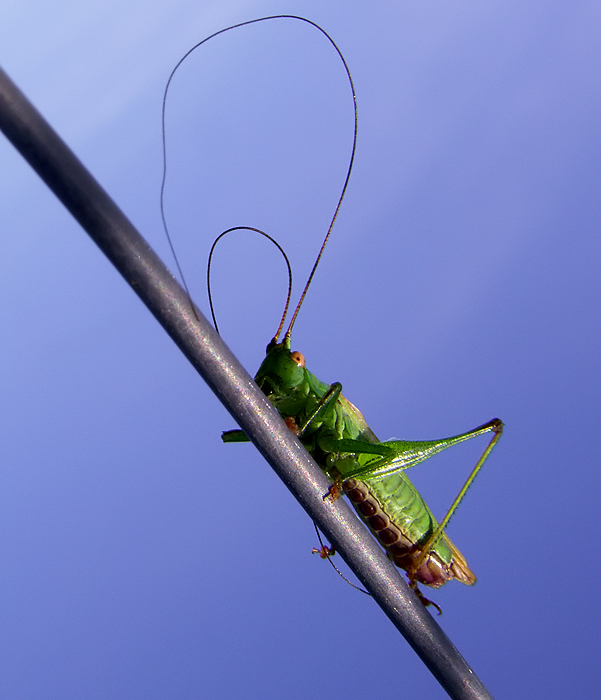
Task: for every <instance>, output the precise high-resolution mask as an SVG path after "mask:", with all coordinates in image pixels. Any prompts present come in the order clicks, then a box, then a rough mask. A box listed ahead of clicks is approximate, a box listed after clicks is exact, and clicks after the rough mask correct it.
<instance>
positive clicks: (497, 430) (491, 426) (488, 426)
mask: <svg viewBox="0 0 601 700" xmlns="http://www.w3.org/2000/svg"><path fill="white" fill-rule="evenodd" d="M489 431H492V432H493V433H494V435H493V437H492V438H491V441H490V442H489V443H488V445H487V447H486V449H485V450H484V452H483V453H482V456H481V457H480V459H479V460H478V461H477V462H476V466H475V467H474V468H473V469H472V471H471V473H470V475H469V476H468V478H467V480H466V482H465V484H464V485H463V486H462V487H461V490H460V491H459V493H458V494H457V497H456V498H455V500H454V501H453V503H451V506H450V508H449V510H448V511H447V514H446V515H445V516H444V518H443V519H442V520H441V521H440V523H439V524H438V527H437V528H436V529H435V530H434V531H433V532H432V534H431V535H430V537H428V539H427V540H426V541H425V543H424V544H423V549H422V553H421V554H420V556H419V557H418V558H417V559H416V560H415V563H414V564H413V566H412V567H411V570H410V571H409V572H408V573H407V575H408V577H409V581H410V582H411V587H412V588H413V589H414V590H415V591H416V592H417V583H416V581H415V575H416V573H417V571H418V570H419V568H420V566H421V565H422V564H423V563H424V562H425V561H426V559H427V558H428V557H429V556H430V552H431V551H432V549H433V547H435V546H436V543H437V542H438V540H439V538H440V536H441V535H442V533H443V531H444V529H445V528H446V526H447V525H448V524H449V520H450V519H451V517H452V516H453V514H454V513H455V511H456V510H457V507H458V506H459V504H460V503H461V501H462V500H463V497H464V496H465V494H466V493H467V490H468V488H469V487H470V486H471V484H472V482H473V481H474V479H475V478H476V475H477V474H478V472H479V471H480V469H481V468H482V465H483V464H484V462H485V461H486V459H487V457H488V456H489V455H490V453H491V452H492V449H493V447H494V446H495V445H496V444H497V442H498V441H499V439H500V438H501V435H502V434H503V423H502V422H501V421H500V420H499V419H498V418H493V420H491V421H490V422H489V423H485V424H484V425H481V426H480V427H479V428H475V429H474V430H473V431H471V433H473V434H474V436H475V435H476V434H481V433H482V432H489ZM466 435H470V433H466ZM418 595H419V596H420V599H421V598H422V597H423V596H422V595H421V593H418ZM435 607H437V606H435Z"/></svg>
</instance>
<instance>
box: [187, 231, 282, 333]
mask: <svg viewBox="0 0 601 700" xmlns="http://www.w3.org/2000/svg"><path fill="white" fill-rule="evenodd" d="M232 231H254V232H255V233H260V234H261V235H262V236H265V238H267V239H269V240H270V241H271V242H272V243H273V245H274V246H275V247H276V248H277V249H278V250H279V251H280V253H281V254H282V255H283V256H284V260H285V261H286V266H287V267H288V294H287V296H286V304H285V306H284V313H283V314H282V319H281V320H280V325H279V328H278V332H277V334H276V337H277V336H278V335H279V334H280V333H281V331H282V328H283V327H284V321H285V320H286V316H287V314H288V307H289V306H290V297H291V296H292V268H291V267H290V260H289V259H288V256H287V255H286V253H285V251H284V249H283V248H282V246H281V245H280V244H279V243H278V242H277V241H276V240H275V238H272V236H270V235H269V234H268V233H265V231H261V230H260V229H258V228H253V227H252V226H234V228H228V230H227V231H224V232H223V233H220V234H219V235H218V236H217V238H216V239H215V240H214V241H213V245H212V246H211V252H210V253H209V261H208V262H207V294H208V296H209V308H210V309H211V318H212V319H213V325H214V326H215V330H216V331H217V333H219V328H217V318H216V317H215V310H214V308H213V295H212V293H211V261H212V260H213V253H214V251H215V246H216V245H217V243H219V241H220V240H221V239H222V238H223V237H224V236H225V235H226V234H228V233H231V232H232ZM178 267H179V266H178ZM180 273H181V270H180Z"/></svg>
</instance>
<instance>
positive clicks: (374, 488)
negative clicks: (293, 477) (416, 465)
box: [342, 473, 476, 588]
mask: <svg viewBox="0 0 601 700" xmlns="http://www.w3.org/2000/svg"><path fill="white" fill-rule="evenodd" d="M342 488H343V490H344V492H345V493H346V495H347V496H348V497H349V499H350V501H351V503H352V504H353V506H354V507H355V509H356V510H357V512H358V513H359V515H361V517H362V518H363V519H364V520H365V522H366V524H367V525H368V526H369V528H370V529H371V531H372V532H373V533H374V535H375V536H376V537H377V538H378V541H379V542H380V544H382V546H383V547H384V548H385V549H386V551H387V552H388V556H389V557H390V558H391V559H392V561H393V562H394V563H395V564H396V565H397V566H399V567H400V568H401V569H404V570H405V571H408V572H409V573H410V578H413V579H414V580H415V581H418V582H420V583H423V584H425V585H426V586H432V587H433V588H439V587H440V586H442V585H443V584H445V583H446V582H447V581H450V580H451V579H453V578H455V579H457V580H458V581H461V582H462V583H465V584H467V585H472V584H473V583H475V582H476V577H475V576H474V574H473V573H472V571H471V570H470V568H469V567H468V565H467V562H466V561H465V559H464V558H463V556H462V554H461V553H460V552H459V550H458V549H457V548H456V547H455V546H454V545H453V543H452V542H451V540H450V539H449V538H448V537H447V535H446V534H445V533H443V534H442V535H441V537H440V538H439V539H438V541H437V542H436V544H435V545H434V547H433V548H432V549H431V550H430V552H429V555H428V556H427V557H426V558H425V559H424V560H423V562H422V563H421V564H420V566H419V568H418V569H417V570H414V569H415V564H416V563H417V560H418V559H419V557H420V555H421V554H422V553H423V548H422V545H423V544H424V543H425V542H426V540H427V539H428V537H429V536H430V535H431V534H432V532H433V531H434V529H435V528H436V526H437V524H438V523H437V522H436V520H435V519H434V516H433V515H432V513H431V512H430V510H429V508H428V507H427V506H426V504H425V503H424V500H423V498H422V497H421V496H420V495H419V493H418V492H417V490H416V488H415V487H414V486H413V484H412V483H411V482H410V481H409V479H408V478H407V477H406V476H405V475H404V474H402V473H398V474H391V475H389V476H386V477H383V478H381V479H372V480H369V481H368V482H366V481H359V480H358V479H352V478H351V479H346V480H345V481H343V482H342Z"/></svg>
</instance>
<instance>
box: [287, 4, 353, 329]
mask: <svg viewBox="0 0 601 700" xmlns="http://www.w3.org/2000/svg"><path fill="white" fill-rule="evenodd" d="M298 19H303V18H302V17H299V18H298ZM304 21H305V22H309V24H312V25H313V26H314V27H316V28H317V29H319V31H320V32H321V33H322V34H323V35H324V36H325V37H326V38H327V39H328V41H329V42H330V44H332V46H333V47H334V48H335V49H336V53H337V54H338V56H339V57H340V60H341V61H342V65H343V66H344V70H345V71H346V75H347V77H348V81H349V85H350V87H351V93H352V95H353V110H354V118H355V124H354V129H353V147H352V149H351V157H350V160H349V165H348V170H347V172H346V178H345V179H344V185H343V186H342V190H341V192H340V197H339V198H338V203H337V204H336V209H335V211H334V216H333V217H332V221H331V222H330V225H329V227H328V232H327V233H326V236H325V238H324V239H323V243H322V244H321V248H320V249H319V253H318V254H317V258H316V259H315V264H314V265H313V268H312V270H311V273H310V274H309V277H308V279H307V283H306V284H305V288H304V289H303V293H302V294H301V296H300V299H299V300H298V304H297V305H296V308H295V309H294V313H293V314H292V318H291V320H290V324H289V326H288V330H287V331H286V336H287V337H290V334H291V332H292V326H294V323H295V322H296V317H297V316H298V312H299V311H300V309H301V306H302V305H303V301H304V300H305V296H306V295H307V292H308V291H309V287H310V286H311V282H312V281H313V275H315V271H316V270H317V266H318V265H319V262H320V260H321V256H322V255H323V251H324V249H325V247H326V245H327V242H328V239H329V238H330V234H331V233H332V229H333V228H334V224H335V223H336V219H337V218H338V212H339V211H340V207H341V206H342V200H343V199H344V195H345V194H346V188H347V187H348V183H349V180H350V179H351V172H352V170H353V163H354V161H355V152H356V150H357V96H356V95H355V85H354V84H353V78H352V76H351V71H350V70H349V67H348V65H347V62H346V60H345V58H344V56H343V55H342V52H341V51H340V49H339V48H338V46H337V45H336V42H335V41H334V40H333V39H332V37H331V36H330V35H329V34H328V33H327V32H326V31H325V30H324V29H322V28H321V27H320V26H319V25H318V24H315V22H311V21H310V20H308V19H305V20H304ZM275 337H276V338H277V335H276V336H275Z"/></svg>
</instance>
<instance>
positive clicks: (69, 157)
mask: <svg viewBox="0 0 601 700" xmlns="http://www.w3.org/2000/svg"><path fill="white" fill-rule="evenodd" d="M0 128H1V129H2V131H3V132H4V133H5V134H6V136H7V137H8V139H9V140H10V141H11V142H12V143H13V145H14V146H15V147H16V148H17V149H18V150H19V152H20V153H21V154H22V155H23V157H24V158H25V159H26V160H27V161H28V162H29V164H30V165H31V167H32V168H33V169H34V170H35V171H36V172H37V173H38V175H39V176H40V177H41V178H42V179H43V180H44V182H45V183H46V184H47V185H48V187H50V189H51V190H52V191H53V192H54V194H55V195H56V196H57V197H58V198H59V199H60V201H61V202H62V203H63V204H64V205H65V207H67V209H68V210H69V211H70V212H71V214H73V216H74V217H75V218H76V219H77V221H78V222H79V223H80V224H81V226H82V227H83V228H84V229H85V231H87V233H88V234H89V235H90V236H91V237H92V239H93V240H94V241H95V242H96V244H97V245H98V246H99V247H100V249H101V250H102V251H103V253H104V254H105V255H106V256H107V257H108V259H109V260H110V261H111V262H112V263H113V265H114V266H115V267H116V268H117V270H118V271H119V272H120V273H121V275H122V276H123V277H124V279H125V280H126V282H127V283H128V284H129V285H130V286H131V287H132V288H133V290H134V291H135V292H136V294H137V295H138V296H139V297H140V299H141V300H142V301H143V302H144V303H145V304H146V306H147V307H148V308H149V309H150V311H151V312H152V313H153V314H154V316H155V318H156V319H157V320H158V321H159V323H160V324H161V325H162V326H163V328H164V329H165V330H166V331H167V333H169V335H170V336H171V338H173V340H174V341H175V343H176V344H177V345H178V347H179V348H180V349H181V351H182V352H183V353H184V355H185V356H186V357H187V358H188V359H189V360H190V362H191V363H192V364H193V365H194V367H195V368H196V369H197V371H198V372H199V374H200V375H201V376H202V377H203V379H204V380H205V381H206V382H207V384H208V385H209V386H210V388H211V389H212V390H213V392H214V393H215V394H216V396H217V398H218V399H219V400H220V401H221V402H222V403H223V405H224V406H225V407H226V408H227V410H228V411H229V412H230V413H231V415H232V416H233V418H234V419H235V420H236V422H237V423H238V425H239V426H240V427H241V428H242V429H243V430H244V432H245V433H246V434H247V435H248V436H249V437H250V439H251V440H252V442H253V443H254V444H255V445H256V446H257V448H258V449H259V451H260V452H261V454H262V455H263V456H264V457H265V459H266V460H267V461H268V462H269V464H270V465H271V466H272V467H273V469H274V470H275V471H276V473H277V474H278V476H279V477H280V478H281V479H282V481H283V482H284V483H285V484H286V486H287V487H288V488H289V489H290V491H291V492H292V494H293V495H294V497H295V498H296V499H297V500H298V501H299V503H300V504H301V505H302V507H303V508H304V509H305V510H306V511H307V513H308V514H309V517H310V518H311V519H312V520H313V521H314V522H315V523H316V524H317V525H318V527H319V529H320V530H322V532H324V533H325V535H326V537H327V538H328V539H329V540H330V542H331V543H332V544H333V545H334V546H335V548H336V550H337V551H338V552H339V553H340V555H341V556H342V557H343V559H344V560H345V561H346V562H347V564H348V565H349V566H350V568H351V569H352V570H353V572H354V573H355V574H356V576H357V577H358V578H359V580H360V581H361V582H362V584H363V585H364V586H365V588H366V589H367V590H368V591H369V592H370V593H371V594H372V596H373V597H374V600H375V601H376V602H377V603H378V604H379V605H380V607H381V608H382V609H383V610H384V612H385V613H386V615H388V617H389V618H390V619H391V620H392V622H393V624H394V625H395V626H396V627H397V628H398V629H399V631H400V632H401V634H402V635H403V636H404V637H405V639H406V640H407V641H408V642H409V644H410V645H411V646H412V647H413V649H414V650H415V652H416V653H417V654H418V656H419V657H420V658H421V659H422V661H423V662H424V663H425V664H426V666H427V667H428V668H429V669H430V671H431V672H432V673H433V674H434V676H435V677H436V678H437V680H438V681H439V682H440V684H441V685H442V687H443V688H444V689H445V690H446V691H447V693H448V694H449V695H450V697H452V698H457V699H458V700H459V699H461V700H467V699H472V700H473V699H476V698H477V699H480V700H484V699H486V698H491V697H492V696H491V695H490V694H489V692H488V691H487V689H486V688H485V687H484V685H483V684H482V682H481V681H480V680H479V678H478V677H477V676H476V675H475V674H474V673H473V671H472V670H471V669H470V667H469V666H468V665H467V663H466V661H465V660H464V659H463V657H462V656H461V655H460V654H459V652H458V651H457V649H456V648H455V647H454V646H453V644H452V643H451V641H450V640H449V639H448V637H447V636H446V635H445V633H444V632H443V631H442V630H441V629H440V627H439V626H438V624H437V623H436V622H435V621H434V619H433V618H432V617H431V615H430V614H429V613H428V612H427V611H426V609H425V608H424V607H423V605H422V604H421V603H420V602H419V601H418V599H417V598H416V596H415V595H414V594H413V592H412V591H411V590H410V589H409V587H408V585H407V584H406V583H405V581H404V579H403V578H402V577H401V575H400V574H399V571H398V569H397V568H396V567H395V566H394V565H393V564H392V563H391V562H390V561H389V560H388V558H387V557H386V556H385V554H384V552H383V551H382V549H381V548H380V547H379V545H378V544H377V543H376V541H375V540H374V539H373V537H372V536H371V535H370V534H369V532H368V531H367V529H366V528H365V527H364V526H363V524H362V523H361V522H360V521H359V519H358V518H357V516H356V515H355V514H354V513H353V511H352V510H351V509H350V507H349V506H348V505H347V504H346V503H345V502H344V501H343V500H342V499H338V500H337V501H336V502H335V503H332V502H330V501H329V500H327V501H324V499H323V495H324V494H325V493H326V492H327V490H328V487H329V483H328V481H327V479H326V477H325V475H324V473H323V472H322V470H321V469H320V468H319V467H318V466H317V465H316V464H315V462H314V461H313V460H312V459H311V457H310V456H309V454H308V453H307V452H306V450H305V449H304V448H303V447H302V445H301V444H300V443H299V442H298V440H297V439H296V437H295V436H294V435H293V434H292V432H291V431H290V430H289V429H288V428H287V427H286V426H285V424H284V422H283V421H282V419H281V418H280V416H279V414H278V413H277V412H276V411H275V410H274V409H273V407H272V406H271V404H270V403H269V402H268V401H267V400H266V398H265V396H264V395H263V394H262V393H261V391H260V390H259V389H258V387H257V386H256V385H255V383H254V382H253V380H252V379H251V377H250V376H249V375H248V374H247V373H246V371H245V370H244V368H243V367H242V366H241V365H240V364H239V362H238V361H237V360H236V358H235V357H234V356H233V355H232V353H231V352H230V351H229V349H228V348H227V347H226V345H225V344H224V343H223V341H222V340H221V338H220V337H219V336H218V335H217V334H216V333H215V331H214V330H213V328H212V327H211V326H210V324H209V323H208V322H207V321H206V319H205V318H204V316H202V314H201V313H200V312H199V311H198V310H196V314H195V313H194V311H193V309H192V306H191V301H190V299H189V298H188V296H187V295H186V293H185V292H184V290H183V289H182V288H181V286H180V285H179V284H178V282H177V281H176V280H175V279H174V278H173V276H172V275H171V273H170V272H169V270H168V269H167V268H166V267H165V265H164V264H163V263H162V262H161V260H160V259H159V258H158V257H157V255H156V254H155V253H154V251H153V250H152V249H151V248H150V246H149V245H148V244H147V243H146V241H145V240H144V239H143V238H142V236H141V235H140V234H139V233H138V232H137V231H136V229H135V228H134V227H133V226H132V224H131V223H130V222H129V221H128V220H127V218H126V217H125V215H124V214H123V213H122V212H121V211H120V210H119V208H118V207H117V205H116V204H115V203H114V202H113V201H112V200H111V198H110V197H109V196H108V194H107V193H106V192H105V191H104V190H103V189H102V187H101V186H100V185H99V184H98V183H97V182H96V180H95V179H94V178H93V177H92V175H91V174H90V173H89V172H88V171H87V170H86V169H85V167H84V166H83V165H82V163H80V161H79V160H78V159H77V158H76V157H75V155H74V154H73V153H72V152H71V151H70V149H69V148H68V147H67V145H66V144H65V143H64V142H63V141H62V140H61V139H60V137H59V136H58V135H57V134H56V133H55V132H54V131H53V129H52V128H51V127H50V125H49V124H48V123H47V122H46V121H45V120H44V118H43V117H42V116H41V115H40V114H39V113H38V112H37V110H36V109H35V108H34V107H33V105H32V104H31V103H30V102H29V101H28V100H27V98H26V97H25V96H24V95H23V94H22V93H21V92H20V90H19V89H18V88H17V87H16V86H15V85H14V84H13V83H12V81H11V80H10V79H9V78H8V76H7V75H6V73H4V72H3V71H2V70H1V69H0Z"/></svg>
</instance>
